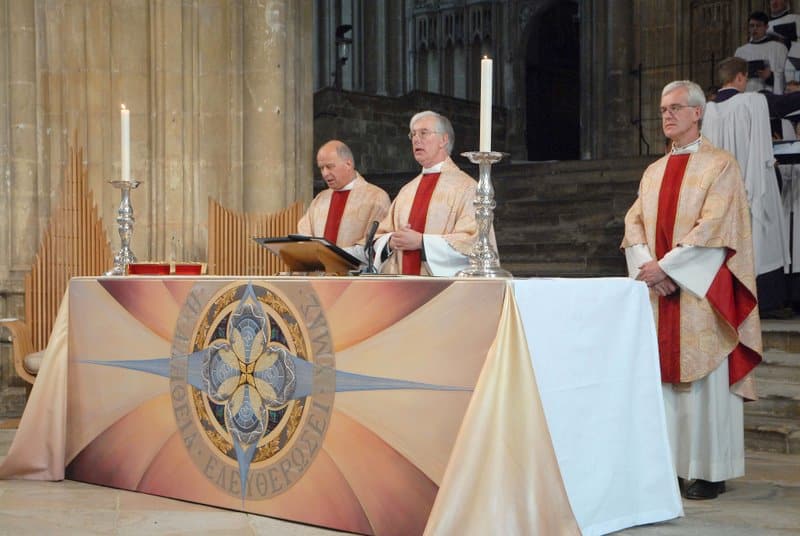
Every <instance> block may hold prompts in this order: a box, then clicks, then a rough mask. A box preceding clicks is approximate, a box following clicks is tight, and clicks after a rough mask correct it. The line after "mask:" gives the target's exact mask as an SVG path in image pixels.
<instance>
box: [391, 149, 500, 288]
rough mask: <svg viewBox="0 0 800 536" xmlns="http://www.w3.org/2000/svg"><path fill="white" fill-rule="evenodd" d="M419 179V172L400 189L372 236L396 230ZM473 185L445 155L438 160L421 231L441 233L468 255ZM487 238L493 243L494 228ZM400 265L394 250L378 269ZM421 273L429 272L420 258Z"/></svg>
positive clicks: (474, 228) (473, 228) (473, 232)
mask: <svg viewBox="0 0 800 536" xmlns="http://www.w3.org/2000/svg"><path fill="white" fill-rule="evenodd" d="M420 181H422V174H421V173H420V174H419V175H417V177H416V178H414V179H413V180H411V181H410V182H409V183H408V184H406V185H405V186H403V188H401V189H400V192H399V193H398V194H397V197H396V198H395V200H394V201H393V202H392V206H391V207H390V208H389V213H388V214H387V215H386V217H385V218H384V219H383V221H382V222H381V224H380V227H378V232H377V234H376V236H380V235H382V234H386V233H391V232H393V231H396V230H399V229H401V228H402V227H403V226H404V225H406V224H407V223H408V218H409V215H410V214H411V206H412V205H413V203H414V196H415V195H416V193H417V187H418V186H419V184H420ZM477 185H478V184H477V183H476V182H475V180H474V179H473V178H472V177H470V176H469V175H467V174H466V173H464V172H463V171H461V169H459V167H458V166H457V165H456V164H455V162H453V160H452V159H450V158H449V157H448V158H447V160H445V161H444V163H443V164H442V171H441V174H440V176H439V181H438V183H437V184H436V188H435V189H434V191H433V195H432V196H431V201H430V204H429V205H428V216H427V219H426V220H425V231H424V234H434V235H441V236H442V238H444V240H445V241H446V242H447V244H449V245H450V247H452V248H453V249H454V250H456V251H458V252H459V253H461V254H462V255H469V253H470V252H471V251H472V245H473V244H474V243H475V239H476V238H477V235H478V225H477V223H476V222H475V206H474V204H473V201H474V200H475V190H476V188H477ZM491 240H492V243H494V230H492V236H491ZM402 266H403V252H402V251H395V252H394V253H393V254H392V255H391V257H389V259H388V260H387V261H386V263H385V264H384V265H383V267H382V268H381V271H382V272H383V273H388V274H399V273H401V272H402ZM422 275H431V274H430V273H429V271H428V270H427V267H426V265H425V263H424V262H423V263H422Z"/></svg>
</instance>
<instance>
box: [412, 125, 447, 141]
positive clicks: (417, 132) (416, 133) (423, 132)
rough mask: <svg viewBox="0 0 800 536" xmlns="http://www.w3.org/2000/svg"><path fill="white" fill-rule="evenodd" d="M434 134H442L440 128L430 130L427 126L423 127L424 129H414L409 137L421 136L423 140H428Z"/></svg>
mask: <svg viewBox="0 0 800 536" xmlns="http://www.w3.org/2000/svg"><path fill="white" fill-rule="evenodd" d="M433 134H441V131H439V130H428V129H427V128H423V129H422V130H412V131H411V132H409V133H408V139H409V140H413V139H414V138H415V137H416V136H419V139H421V140H427V139H428V138H430V137H431V136H432V135H433Z"/></svg>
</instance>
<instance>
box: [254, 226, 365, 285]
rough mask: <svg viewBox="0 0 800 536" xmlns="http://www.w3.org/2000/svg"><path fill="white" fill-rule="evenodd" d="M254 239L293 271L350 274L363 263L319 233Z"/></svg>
mask: <svg viewBox="0 0 800 536" xmlns="http://www.w3.org/2000/svg"><path fill="white" fill-rule="evenodd" d="M253 240H255V241H256V242H257V243H258V244H259V245H261V246H263V247H265V248H267V249H268V250H270V251H271V252H272V253H274V254H275V255H277V256H278V257H280V258H281V260H282V261H283V262H285V263H286V265H287V266H289V270H290V271H292V272H300V273H304V274H307V273H315V272H316V273H320V272H321V273H323V274H325V275H348V274H349V273H350V272H352V271H357V270H358V269H359V266H360V265H361V261H359V260H358V259H357V258H356V257H354V256H352V255H350V254H349V253H348V252H346V251H345V250H343V249H342V248H340V247H339V246H337V245H336V244H334V243H332V242H330V241H329V240H326V239H325V238H321V237H317V236H305V235H296V234H291V235H288V236H278V237H267V238H259V237H254V238H253Z"/></svg>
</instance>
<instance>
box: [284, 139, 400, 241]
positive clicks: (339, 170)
mask: <svg viewBox="0 0 800 536" xmlns="http://www.w3.org/2000/svg"><path fill="white" fill-rule="evenodd" d="M317 166H318V167H319V170H320V173H321V174H322V179H323V180H324V181H325V184H327V185H328V188H327V189H326V190H323V191H322V192H320V193H319V194H318V195H317V197H315V198H314V200H313V201H311V204H310V205H309V206H308V210H307V211H306V213H305V214H304V215H303V217H302V218H300V221H299V222H298V223H297V232H298V233H300V234H303V235H308V236H321V237H324V238H327V239H328V240H329V241H330V242H333V243H334V244H336V245H337V246H339V247H347V246H352V245H353V244H355V243H356V242H359V241H360V240H363V239H364V235H365V233H366V231H367V228H368V227H369V224H370V222H373V221H381V220H382V219H383V217H384V216H385V215H386V212H387V211H388V210H389V196H388V195H387V194H386V192H384V191H383V190H382V189H381V188H379V187H377V186H375V185H374V184H370V183H368V182H367V181H366V180H364V177H362V176H361V174H360V173H358V171H356V169H355V163H354V161H353V153H352V151H351V150H350V148H349V147H347V145H345V144H344V143H342V142H341V141H338V140H331V141H329V142H327V143H325V144H324V145H323V146H322V147H320V149H319V151H318V152H317Z"/></svg>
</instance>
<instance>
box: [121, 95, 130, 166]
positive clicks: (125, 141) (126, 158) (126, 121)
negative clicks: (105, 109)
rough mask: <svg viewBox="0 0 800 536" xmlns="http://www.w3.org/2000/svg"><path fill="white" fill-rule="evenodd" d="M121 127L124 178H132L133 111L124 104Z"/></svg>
mask: <svg viewBox="0 0 800 536" xmlns="http://www.w3.org/2000/svg"><path fill="white" fill-rule="evenodd" d="M119 119H120V128H121V130H122V145H121V149H120V166H121V167H122V180H124V181H129V180H131V111H130V110H128V109H127V108H125V105H124V104H123V105H122V108H121V109H120V111H119Z"/></svg>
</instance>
